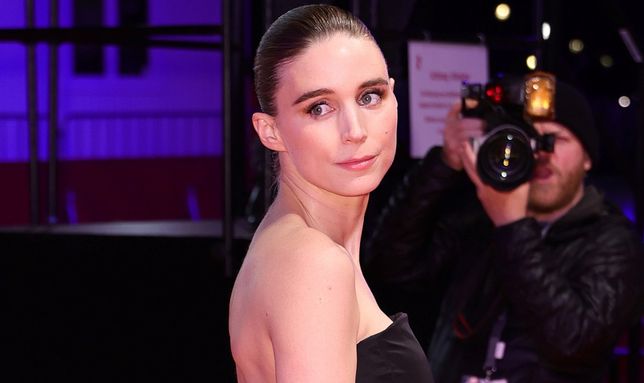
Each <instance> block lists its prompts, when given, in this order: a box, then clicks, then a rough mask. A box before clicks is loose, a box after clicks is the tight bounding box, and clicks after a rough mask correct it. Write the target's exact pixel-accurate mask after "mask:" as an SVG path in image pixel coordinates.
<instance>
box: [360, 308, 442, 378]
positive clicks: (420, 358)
mask: <svg viewBox="0 0 644 383" xmlns="http://www.w3.org/2000/svg"><path fill="white" fill-rule="evenodd" d="M391 319H392V320H393V323H392V324H390V325H389V327H387V328H386V329H385V330H383V331H382V332H379V333H377V334H374V335H371V336H370V337H368V338H365V339H363V340H362V341H360V342H359V343H358V345H357V347H358V367H357V371H356V383H386V382H391V383H393V382H396V383H398V382H405V383H425V382H433V381H434V379H433V378H432V372H431V370H430V368H429V362H428V361H427V358H426V357H425V353H424V352H423V349H422V347H420V344H419V343H418V340H417V339H416V336H414V333H413V332H412V331H411V328H410V327H409V320H408V319H407V314H404V313H398V314H396V315H393V316H392V317H391Z"/></svg>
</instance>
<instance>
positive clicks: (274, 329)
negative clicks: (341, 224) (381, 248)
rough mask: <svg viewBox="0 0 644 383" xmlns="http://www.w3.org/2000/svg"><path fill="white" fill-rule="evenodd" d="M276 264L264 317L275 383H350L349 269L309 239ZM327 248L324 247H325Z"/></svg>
mask: <svg viewBox="0 0 644 383" xmlns="http://www.w3.org/2000/svg"><path fill="white" fill-rule="evenodd" d="M298 242H306V243H304V244H303V245H302V246H299V247H298V248H297V249H296V250H295V251H293V252H292V253H291V254H289V255H287V256H286V257H285V259H284V260H285V261H286V262H281V267H282V270H281V271H282V278H280V279H279V280H278V281H275V284H274V285H273V286H272V287H271V290H272V294H273V295H274V296H272V297H271V298H270V302H271V304H270V305H269V306H268V309H267V312H266V314H265V315H266V316H267V321H268V324H269V334H270V337H271V342H272V344H273V350H274V357H275V372H276V378H277V381H278V382H355V371H356V339H357V331H358V322H359V313H358V304H357V299H356V292H355V274H354V267H353V263H352V261H351V260H350V258H349V256H348V254H347V253H346V252H345V251H343V250H342V249H341V248H339V247H338V246H336V245H335V244H333V243H327V241H324V240H319V239H317V238H309V239H308V240H307V241H298ZM328 242H330V241H328Z"/></svg>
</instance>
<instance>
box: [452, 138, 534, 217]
mask: <svg viewBox="0 0 644 383" xmlns="http://www.w3.org/2000/svg"><path fill="white" fill-rule="evenodd" d="M462 153H463V155H462V157H461V160H462V163H463V166H464V168H465V171H466V172H467V175H468V176H469V177H470V179H471V180H472V182H473V183H474V185H475V186H476V194H477V196H478V198H479V200H480V201H481V204H482V205H483V208H484V209H485V212H486V213H487V215H488V217H490V219H491V220H492V222H494V225H495V226H497V227H498V226H503V225H506V224H509V223H512V222H515V221H518V220H520V219H523V218H525V217H526V216H527V206H528V193H529V191H530V183H529V182H526V183H524V184H522V185H520V186H519V187H517V188H516V189H514V190H509V191H499V190H496V189H494V188H493V187H491V186H489V185H486V184H485V183H483V181H481V179H480V178H479V175H478V173H477V172H476V156H475V154H474V151H473V149H472V146H471V145H470V143H469V142H466V143H464V144H463V146H462Z"/></svg>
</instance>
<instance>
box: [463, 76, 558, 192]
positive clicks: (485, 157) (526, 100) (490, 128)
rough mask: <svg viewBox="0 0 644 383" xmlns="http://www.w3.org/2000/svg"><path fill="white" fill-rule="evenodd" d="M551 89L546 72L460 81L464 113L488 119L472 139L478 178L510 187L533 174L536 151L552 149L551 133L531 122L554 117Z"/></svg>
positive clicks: (552, 84) (502, 187)
mask: <svg viewBox="0 0 644 383" xmlns="http://www.w3.org/2000/svg"><path fill="white" fill-rule="evenodd" d="M554 92H555V78H554V76H552V75H550V74H548V73H545V72H535V73H533V74H530V75H528V76H526V77H525V78H520V79H518V78H501V79H498V80H495V81H493V82H490V83H487V84H467V83H464V84H463V87H462V89H461V102H462V108H461V113H462V115H463V116H464V117H477V118H481V119H483V120H485V122H486V128H485V134H484V136H483V137H481V138H476V139H473V142H472V146H473V148H474V152H475V153H476V169H477V172H478V174H479V177H480V178H481V181H483V182H485V183H486V184H488V185H490V186H492V187H493V188H495V189H497V190H512V189H514V188H516V187H517V186H519V185H521V184H523V183H525V182H526V181H528V180H529V179H530V178H531V177H532V172H533V169H534V164H535V154H536V152H537V151H539V150H543V151H547V152H552V151H553V150H554V136H553V135H551V134H546V135H540V134H539V133H538V132H537V131H536V130H535V129H534V127H533V125H532V123H533V122H535V121H538V120H547V119H553V118H554Z"/></svg>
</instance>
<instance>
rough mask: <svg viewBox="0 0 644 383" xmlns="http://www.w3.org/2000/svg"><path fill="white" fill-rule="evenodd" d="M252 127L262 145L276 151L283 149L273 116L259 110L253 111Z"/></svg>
mask: <svg viewBox="0 0 644 383" xmlns="http://www.w3.org/2000/svg"><path fill="white" fill-rule="evenodd" d="M253 127H254V128H255V131H256V132H257V135H258V136H259V140H260V141H261V142H262V144H263V145H264V146H266V147H267V148H269V149H271V150H274V151H276V152H283V151H285V149H284V143H282V139H281V137H280V135H279V131H278V130H277V127H276V125H275V118H274V117H273V116H271V115H270V114H266V113H261V112H257V113H253Z"/></svg>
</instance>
